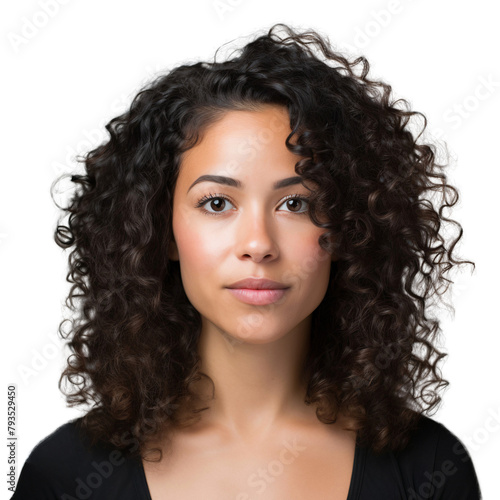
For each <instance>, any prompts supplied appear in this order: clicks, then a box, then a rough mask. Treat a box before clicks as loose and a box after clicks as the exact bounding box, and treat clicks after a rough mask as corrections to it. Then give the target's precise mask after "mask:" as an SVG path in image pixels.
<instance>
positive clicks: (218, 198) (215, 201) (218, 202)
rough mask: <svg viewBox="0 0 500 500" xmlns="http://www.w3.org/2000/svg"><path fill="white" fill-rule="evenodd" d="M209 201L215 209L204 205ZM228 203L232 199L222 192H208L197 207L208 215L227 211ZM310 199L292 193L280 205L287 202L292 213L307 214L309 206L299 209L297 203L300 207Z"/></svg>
mask: <svg viewBox="0 0 500 500" xmlns="http://www.w3.org/2000/svg"><path fill="white" fill-rule="evenodd" d="M208 202H210V205H209V207H210V208H211V209H213V210H214V211H211V210H207V209H205V208H203V207H204V205H207V204H208ZM226 202H227V203H230V204H231V205H232V202H231V200H230V199H229V198H228V197H227V196H224V195H222V194H212V193H210V194H208V195H205V196H203V198H201V199H200V200H199V201H198V202H197V204H196V206H195V208H201V209H202V211H203V212H204V213H205V214H207V215H219V214H223V213H225V211H224V210H223V209H224V208H225V205H226ZM308 202H309V200H308V198H305V197H304V196H300V195H299V194H290V195H288V196H287V197H286V198H285V199H284V200H283V201H282V202H281V204H280V205H279V206H282V205H284V204H286V206H287V208H289V209H290V211H291V213H295V214H297V215H305V214H307V212H308V208H307V206H306V208H305V210H298V209H297V206H296V205H297V203H299V209H300V208H301V207H302V206H303V205H304V203H306V204H307V203H308Z"/></svg>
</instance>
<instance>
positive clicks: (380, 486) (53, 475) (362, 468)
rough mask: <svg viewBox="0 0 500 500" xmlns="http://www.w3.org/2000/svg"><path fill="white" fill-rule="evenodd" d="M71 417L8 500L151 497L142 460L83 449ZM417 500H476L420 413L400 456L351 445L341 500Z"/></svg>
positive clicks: (34, 455)
mask: <svg viewBox="0 0 500 500" xmlns="http://www.w3.org/2000/svg"><path fill="white" fill-rule="evenodd" d="M77 420H80V419H74V420H72V421H69V422H68V423H66V424H63V425H61V426H60V427H59V428H57V429H56V430H55V431H54V432H52V434H50V435H49V436H47V437H46V438H45V439H43V440H42V441H41V442H39V443H38V444H37V445H36V446H35V448H34V449H33V450H32V452H31V454H30V455H29V457H28V459H27V460H26V462H25V464H24V466H23V468H22V470H21V475H20V476H19V481H18V484H17V489H16V490H15V493H14V495H13V496H12V497H11V500H42V499H43V500H48V499H54V500H55V499H57V500H77V499H82V498H85V499H90V500H97V499H100V500H104V499H106V500H111V499H120V500H151V496H150V494H149V490H148V485H147V482H146V476H145V474H144V469H143V467H142V461H141V460H140V459H132V458H125V457H124V455H123V454H122V453H121V452H120V451H119V450H113V448H111V447H107V446H95V447H93V448H90V447H88V446H86V443H85V442H84V441H85V440H84V439H82V438H81V437H80V434H79V432H78V428H77V427H76V424H75V422H76V421H77ZM424 499H425V500H429V499H434V500H479V499H482V496H481V492H480V488H479V483H478V480H477V476H476V471H475V469H474V465H473V463H472V460H471V457H470V455H469V453H468V451H467V449H466V448H465V447H464V445H463V443H462V442H461V441H460V440H459V439H458V438H457V437H456V436H455V435H454V434H453V433H452V432H450V431H449V430H448V429H447V428H446V427H445V426H444V425H443V424H441V423H439V422H437V421H435V420H433V419H431V418H429V417H426V416H422V417H421V420H420V422H419V427H418V429H417V430H416V431H415V432H414V433H413V434H412V437H411V440H410V442H409V444H408V446H407V447H406V448H405V449H404V450H403V451H401V452H396V453H393V452H387V453H384V454H382V455H374V454H373V453H372V452H371V451H370V450H369V449H367V448H364V447H361V446H359V444H357V445H356V451H355V455H354V465H353V471H352V477H351V485H350V488H349V494H348V496H347V499H346V500H424ZM173 500H175V499H174V498H173ZM320 500H323V499H320ZM325 500H327V499H325Z"/></svg>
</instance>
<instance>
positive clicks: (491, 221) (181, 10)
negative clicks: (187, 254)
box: [0, 0, 500, 498]
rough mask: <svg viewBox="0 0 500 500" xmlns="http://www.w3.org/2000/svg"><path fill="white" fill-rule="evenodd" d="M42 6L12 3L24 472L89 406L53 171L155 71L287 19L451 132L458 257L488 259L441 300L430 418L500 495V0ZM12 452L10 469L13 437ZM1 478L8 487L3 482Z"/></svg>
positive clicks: (10, 162)
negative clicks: (72, 376)
mask: <svg viewBox="0 0 500 500" xmlns="http://www.w3.org/2000/svg"><path fill="white" fill-rule="evenodd" d="M43 5H44V0H38V1H33V0H25V1H23V2H9V5H7V6H5V5H4V7H3V11H4V12H3V15H2V16H1V26H2V43H1V44H0V50H1V53H2V61H3V64H2V66H3V68H4V70H3V72H2V74H3V77H2V79H1V82H0V83H1V85H2V92H1V93H0V99H1V110H2V113H1V115H2V119H1V120H0V123H1V127H2V134H1V136H2V141H3V142H2V144H3V145H2V148H1V152H2V165H1V183H0V202H1V207H0V208H1V212H0V213H1V220H0V259H1V260H0V273H1V274H0V283H1V289H0V294H1V295H0V304H1V316H0V322H1V331H2V335H1V339H2V370H5V372H4V373H3V374H2V387H1V393H2V395H3V396H2V398H1V399H2V415H4V417H2V419H1V421H2V425H3V426H4V429H5V428H6V417H5V415H6V411H5V409H6V406H5V400H6V392H7V384H8V383H13V384H16V385H17V403H18V414H17V416H18V420H17V434H18V438H19V439H18V449H17V452H18V474H19V472H20V468H21V466H22V464H23V463H24V461H25V460H26V458H27V456H28V454H29V452H30V451H31V449H32V448H33V447H34V446H35V445H36V443H37V442H38V441H40V440H41V439H42V438H43V437H45V436H46V435H48V434H49V433H51V432H52V431H53V430H55V429H56V428H57V427H58V426H59V425H61V424H63V423H65V422H67V421H68V420H69V419H71V418H73V417H75V416H79V415H80V414H81V411H79V410H76V409H68V408H66V406H65V401H64V399H63V396H62V394H61V393H60V392H59V390H58V388H57V383H58V380H59V375H60V373H61V371H62V369H63V366H64V364H65V357H66V356H67V352H65V350H63V347H62V340H60V339H59V337H58V336H57V335H56V331H57V327H58V325H59V322H60V321H61V319H62V317H63V301H64V298H65V297H66V294H67V292H68V289H69V285H68V284H67V283H66V282H65V275H66V266H67V260H66V259H67V256H66V255H65V254H64V253H63V251H62V250H61V249H60V248H59V247H58V246H57V245H56V244H55V242H54V241H53V232H54V228H55V224H56V221H57V217H58V215H59V213H58V210H57V208H56V206H55V205H54V203H53V201H52V199H51V197H50V195H49V187H50V184H51V182H52V181H53V180H54V179H55V177H56V176H57V175H59V174H60V173H62V172H63V171H68V172H69V171H71V170H72V169H74V168H75V165H76V162H75V160H74V157H75V155H76V154H77V153H83V152H85V151H87V150H88V149H91V148H92V147H94V146H95V145H97V144H98V143H99V142H100V141H102V140H103V139H104V138H105V137H106V134H105V130H104V123H106V122H107V121H108V120H109V119H111V118H112V117H114V116H115V115H116V114H118V113H120V112H121V111H124V110H125V108H126V107H127V105H128V104H129V103H130V101H131V99H132V98H133V96H134V95H135V94H136V93H137V91H138V90H139V89H140V87H142V85H144V84H145V83H146V82H147V81H148V80H150V79H151V78H152V77H153V75H154V74H155V73H156V72H158V71H161V70H167V69H169V68H172V67H174V66H177V65H179V64H182V63H191V62H196V61H198V60H211V59H212V58H213V55H214V53H215V50H216V49H217V47H219V46H220V45H222V44H224V43H226V42H230V41H232V40H235V39H237V38H238V37H242V38H241V39H240V40H241V43H239V42H238V40H235V41H234V43H233V44H231V46H234V47H236V46H241V45H243V44H244V43H246V42H247V41H249V39H248V38H247V37H249V36H251V35H252V33H254V32H255V31H257V30H264V29H267V28H269V27H270V26H271V25H272V24H274V23H276V22H284V23H288V24H290V25H292V26H294V27H296V28H304V29H306V28H314V29H317V30H318V31H319V32H320V33H322V34H324V35H327V36H328V37H329V38H330V41H331V43H332V44H333V45H334V47H337V48H338V49H339V50H345V51H346V52H347V53H348V54H352V55H361V54H362V55H365V56H366V57H367V59H368V60H369V62H370V65H371V71H372V72H371V75H372V77H374V78H382V79H383V80H384V81H386V82H388V83H390V84H391V85H392V87H393V89H394V91H395V92H396V94H395V95H396V96H397V97H402V98H405V99H407V100H408V101H409V102H410V104H411V106H412V109H414V110H417V111H421V112H423V113H424V114H425V115H426V117H427V118H428V130H429V132H431V133H433V134H434V136H436V137H440V138H441V139H444V140H446V142H447V144H448V148H449V151H450V152H451V154H452V166H451V167H450V171H449V176H450V182H451V183H452V184H454V185H456V186H457V187H458V188H459V190H460V197H461V198H460V203H459V205H458V206H457V207H456V208H455V211H454V212H453V214H452V215H453V218H455V219H457V220H458V221H459V222H460V223H461V224H462V226H463V228H464V238H463V240H462V241H463V243H461V246H460V247H459V248H458V250H459V256H461V257H463V258H468V259H471V260H473V261H474V262H476V264H477V266H476V271H475V272H474V273H471V268H470V266H469V267H464V270H463V272H462V274H461V275H459V276H457V278H456V286H455V289H454V293H453V298H452V300H453V304H454V305H455V308H456V314H455V316H454V317H453V316H452V315H451V314H450V313H448V312H447V311H445V310H443V311H442V312H441V319H442V329H443V338H444V340H443V344H444V348H445V351H446V352H448V353H449V356H448V357H447V358H446V361H445V362H444V363H442V364H441V365H440V366H441V369H442V373H443V375H444V377H445V378H446V379H448V380H449V381H450V383H451V385H450V387H449V388H448V389H447V390H446V391H445V393H444V395H443V398H444V400H443V403H442V405H441V407H440V409H439V411H438V412H437V413H435V414H434V415H433V416H432V418H434V419H435V420H438V421H440V422H443V423H444V424H445V425H446V426H447V427H448V429H450V430H451V431H452V432H454V433H455V434H456V435H457V436H459V437H460V438H461V439H462V440H463V441H464V443H465V444H466V446H467V448H468V450H469V452H470V454H471V455H472V458H473V461H474V464H475V467H476V470H477V473H478V476H479V481H480V484H481V487H482V490H483V494H484V496H485V498H494V497H495V498H496V497H497V495H498V489H497V488H498V487H497V478H496V477H495V475H496V474H498V471H497V467H495V466H494V464H495V460H497V458H496V457H498V451H499V450H498V445H499V442H500V432H499V431H500V392H499V390H498V382H499V377H498V371H497V364H498V352H497V350H498V347H499V346H500V342H499V334H500V328H499V326H498V316H497V312H498V307H499V306H498V303H497V302H498V298H499V297H498V291H497V290H498V283H499V278H500V276H499V271H498V265H497V262H498V261H497V259H496V257H497V253H498V248H497V247H496V245H495V243H496V242H498V238H497V234H496V232H497V231H498V227H499V225H498V216H499V215H500V214H499V210H498V200H497V194H498V181H499V174H498V170H499V166H500V165H499V160H498V158H499V153H498V151H499V150H498V146H499V140H500V136H499V132H500V129H499V126H498V115H499V112H500V97H499V95H500V90H499V89H500V67H499V62H498V61H499V57H498V47H500V40H499V38H500V36H499V30H498V17H497V15H495V12H494V10H493V5H494V3H493V2H491V1H490V2H488V1H486V0H476V1H475V2H473V3H470V2H454V1H452V0H444V1H443V0H441V1H439V2H436V1H434V2H432V1H430V0H413V1H411V0H399V1H398V0H391V1H389V0H381V1H369V0H363V1H358V2H345V1H342V2H341V1H338V0H334V1H318V0H308V1H307V2H290V1H287V2H283V1H275V2H270V1H269V0H266V1H262V0H253V1H250V0H219V1H218V2H214V1H213V0H206V1H201V0H198V1H190V2H179V1H177V2H168V3H167V2H158V1H157V2H154V1H151V0H142V1H141V2H126V1H123V0H122V1H118V0H111V1H109V0H108V1H106V2H103V1H97V0H86V1H85V2H83V1H77V0H64V5H63V3H62V2H61V1H58V0H46V6H45V7H43ZM44 9H45V10H47V11H49V14H45V13H44V12H45V10H44ZM37 25H38V26H37ZM485 82H486V83H485ZM487 82H489V83H487ZM27 370H31V372H27ZM27 373H29V374H27ZM4 432H6V431H4ZM495 451H496V454H495ZM4 453H5V458H4V459H2V464H5V465H3V467H4V469H2V477H5V476H4V474H5V473H6V471H7V465H6V455H7V453H6V448H4ZM496 464H497V466H498V462H496ZM0 491H1V492H2V494H4V493H5V494H6V486H5V483H3V480H2V484H1V485H0Z"/></svg>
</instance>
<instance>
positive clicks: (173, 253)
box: [168, 240, 179, 260]
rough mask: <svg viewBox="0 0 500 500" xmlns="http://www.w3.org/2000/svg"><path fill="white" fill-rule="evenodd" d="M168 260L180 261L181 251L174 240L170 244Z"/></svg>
mask: <svg viewBox="0 0 500 500" xmlns="http://www.w3.org/2000/svg"><path fill="white" fill-rule="evenodd" d="M168 258H169V259H170V260H179V249H178V248H177V244H176V243H175V241H174V240H172V241H170V243H169V244H168Z"/></svg>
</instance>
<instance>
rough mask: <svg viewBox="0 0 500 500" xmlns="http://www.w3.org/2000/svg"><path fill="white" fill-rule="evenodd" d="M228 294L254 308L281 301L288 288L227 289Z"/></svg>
mask: <svg viewBox="0 0 500 500" xmlns="http://www.w3.org/2000/svg"><path fill="white" fill-rule="evenodd" d="M228 290H229V292H230V293H231V294H232V295H233V296H234V297H236V298H237V299H238V300H240V301H241V302H244V303H245V304H251V305H254V306H265V305H268V304H273V303H274V302H278V301H279V300H281V299H282V298H283V297H284V295H285V294H286V292H287V290H288V288H268V289H260V290H256V289H251V288H228Z"/></svg>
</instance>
